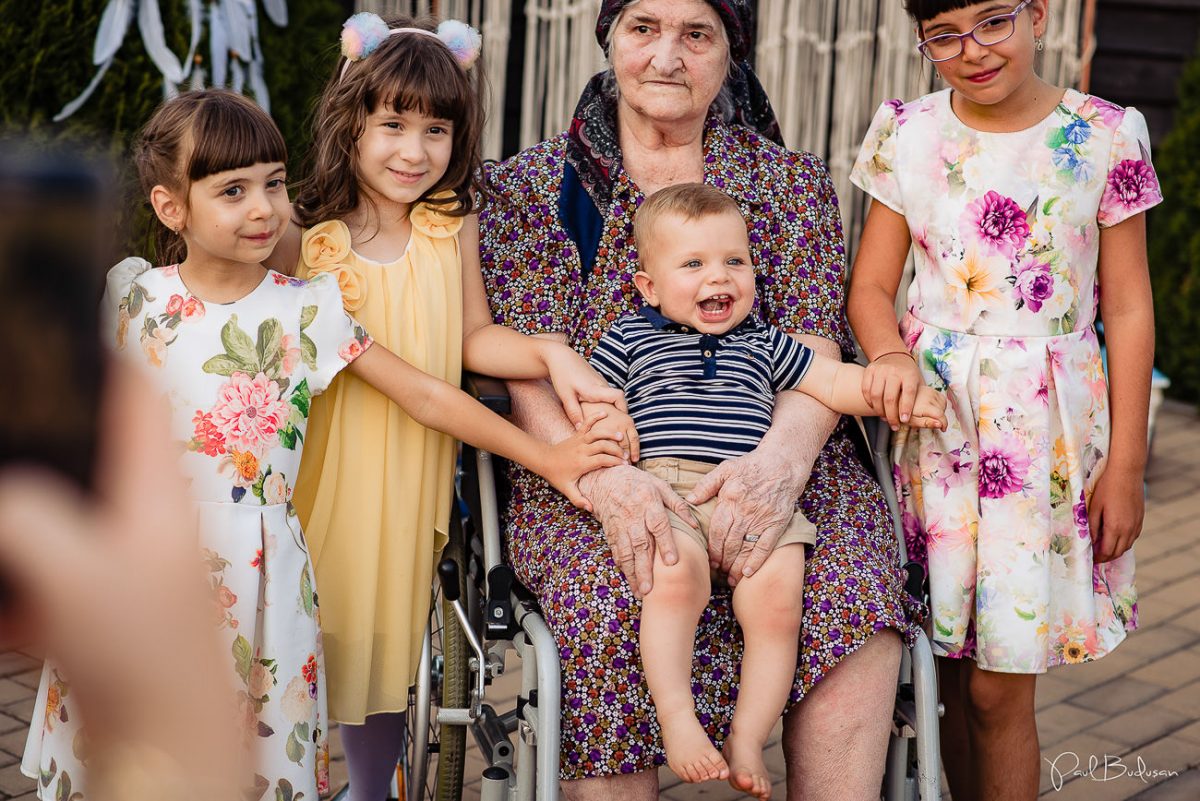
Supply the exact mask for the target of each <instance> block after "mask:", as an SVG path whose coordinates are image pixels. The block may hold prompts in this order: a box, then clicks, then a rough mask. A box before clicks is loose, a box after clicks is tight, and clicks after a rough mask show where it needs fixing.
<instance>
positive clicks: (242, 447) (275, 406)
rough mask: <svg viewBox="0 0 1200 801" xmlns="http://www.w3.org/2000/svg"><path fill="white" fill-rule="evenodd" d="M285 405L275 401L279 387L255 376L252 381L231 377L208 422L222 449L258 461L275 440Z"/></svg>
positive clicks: (237, 375)
mask: <svg viewBox="0 0 1200 801" xmlns="http://www.w3.org/2000/svg"><path fill="white" fill-rule="evenodd" d="M287 418H288V405H287V404H286V403H284V402H283V401H282V400H281V399H280V397H279V384H277V383H275V382H274V381H272V380H270V379H269V378H267V377H266V376H265V375H264V374H262V373H259V374H258V375H256V376H255V377H254V378H253V379H252V378H250V377H249V376H248V375H246V374H245V373H241V372H238V373H234V374H233V375H232V376H231V377H230V379H229V381H228V382H226V383H225V385H224V386H223V387H221V390H220V392H218V393H217V403H216V405H215V406H213V410H212V421H213V425H214V426H216V429H217V431H219V432H220V433H221V435H222V436H223V437H225V444H226V447H227V448H229V449H231V450H239V451H247V452H250V453H253V454H255V455H256V456H258V457H260V458H261V457H262V456H263V454H265V453H266V452H267V451H268V450H270V449H271V448H273V447H274V446H275V443H276V442H277V441H278V440H279V428H280V427H281V426H282V425H283V424H284V423H285V422H286V421H287Z"/></svg>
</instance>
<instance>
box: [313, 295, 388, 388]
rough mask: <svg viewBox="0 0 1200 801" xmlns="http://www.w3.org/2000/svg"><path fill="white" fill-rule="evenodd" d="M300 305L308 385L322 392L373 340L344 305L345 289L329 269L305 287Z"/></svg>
mask: <svg viewBox="0 0 1200 801" xmlns="http://www.w3.org/2000/svg"><path fill="white" fill-rule="evenodd" d="M303 292H304V299H303V303H302V305H301V309H300V356H301V358H302V359H303V360H304V366H305V367H306V368H307V378H308V389H309V391H310V392H311V393H312V394H313V395H319V394H321V393H322V392H324V391H325V390H326V389H328V387H329V384H330V383H331V382H332V381H333V379H334V377H335V376H336V375H337V374H338V373H340V372H341V371H342V369H343V368H345V367H346V365H348V364H350V363H351V362H353V361H354V360H355V359H357V358H358V357H359V356H361V355H362V354H363V353H364V352H365V351H366V349H367V348H369V347H371V345H372V343H373V340H372V339H371V337H370V336H369V335H368V334H367V332H366V331H364V330H363V327H362V326H361V325H359V324H358V322H357V321H355V319H354V318H353V317H351V316H350V315H349V314H347V313H346V312H345V310H344V309H343V308H342V291H341V289H340V288H339V286H338V282H337V278H336V276H334V275H331V274H329V273H324V274H321V275H317V276H315V277H314V278H313V279H312V280H311V281H309V282H308V284H307V285H306V286H305V287H304V289H303Z"/></svg>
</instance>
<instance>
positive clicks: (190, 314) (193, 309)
mask: <svg viewBox="0 0 1200 801" xmlns="http://www.w3.org/2000/svg"><path fill="white" fill-rule="evenodd" d="M180 314H181V316H182V317H183V321H184V322H191V321H192V320H199V319H200V318H201V317H203V316H204V303H203V302H202V301H201V300H200V299H199V298H188V299H187V300H185V301H184V302H183V308H182V309H181V310H180Z"/></svg>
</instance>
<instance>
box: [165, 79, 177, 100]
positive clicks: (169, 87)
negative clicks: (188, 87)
mask: <svg viewBox="0 0 1200 801" xmlns="http://www.w3.org/2000/svg"><path fill="white" fill-rule="evenodd" d="M174 97H179V86H178V85H177V84H174V83H172V82H171V81H163V100H170V99H171V98H174Z"/></svg>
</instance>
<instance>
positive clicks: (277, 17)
mask: <svg viewBox="0 0 1200 801" xmlns="http://www.w3.org/2000/svg"><path fill="white" fill-rule="evenodd" d="M263 8H265V9H266V11H267V17H268V18H269V19H270V20H271V22H274V23H275V24H276V25H277V26H278V27H280V28H286V27H287V24H288V12H287V0H263Z"/></svg>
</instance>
